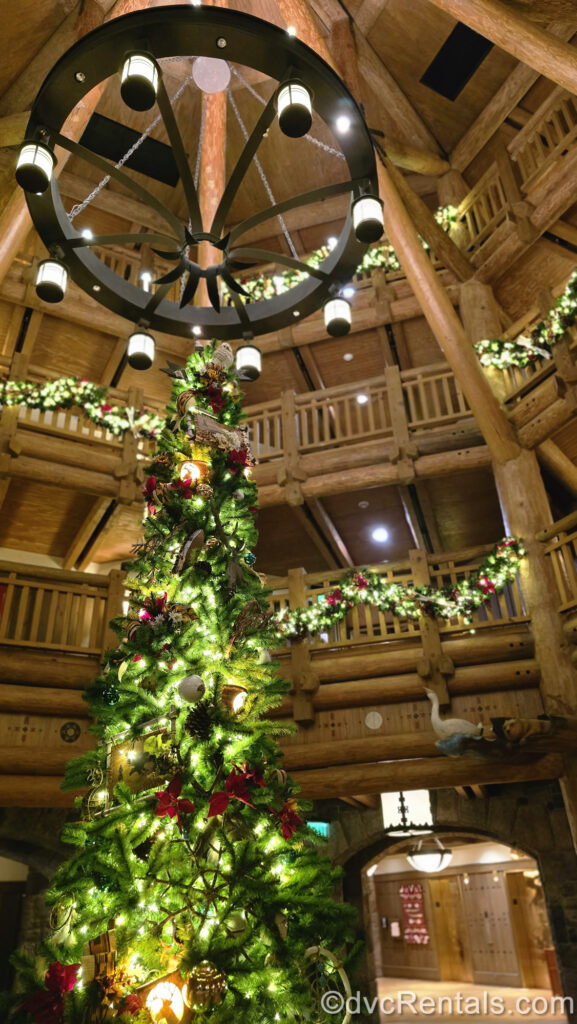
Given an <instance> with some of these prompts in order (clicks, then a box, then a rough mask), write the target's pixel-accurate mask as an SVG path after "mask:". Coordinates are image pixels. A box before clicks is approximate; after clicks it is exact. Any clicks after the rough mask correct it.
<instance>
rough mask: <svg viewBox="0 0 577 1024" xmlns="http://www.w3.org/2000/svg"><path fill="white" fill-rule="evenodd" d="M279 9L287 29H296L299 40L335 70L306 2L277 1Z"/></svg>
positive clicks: (299, 0)
mask: <svg viewBox="0 0 577 1024" xmlns="http://www.w3.org/2000/svg"><path fill="white" fill-rule="evenodd" d="M277 7H278V9H279V11H280V16H281V18H283V20H284V22H285V24H286V26H287V28H288V27H289V26H292V27H293V28H295V29H296V37H297V39H300V41H301V43H306V45H307V46H310V48H311V50H314V51H315V53H318V55H319V57H322V58H323V60H325V61H326V62H327V64H330V66H331V67H332V68H334V61H333V58H332V56H331V54H330V52H329V48H328V46H327V44H326V42H325V40H324V39H323V37H322V36H321V34H320V32H319V29H318V27H317V24H316V22H315V20H314V18H313V15H312V13H311V10H310V8H309V6H308V4H307V3H305V2H304V0H277ZM345 81H346V79H345Z"/></svg>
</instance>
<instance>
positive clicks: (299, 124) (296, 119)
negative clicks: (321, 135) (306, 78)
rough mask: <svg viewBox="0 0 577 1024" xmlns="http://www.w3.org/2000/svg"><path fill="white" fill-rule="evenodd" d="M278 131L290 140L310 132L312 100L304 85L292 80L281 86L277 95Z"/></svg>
mask: <svg viewBox="0 0 577 1024" xmlns="http://www.w3.org/2000/svg"><path fill="white" fill-rule="evenodd" d="M277 111H278V123H279V127H280V130H281V131H282V132H283V133H284V134H285V135H288V136H289V138H291V139H298V138H300V137H301V136H302V135H306V133H307V132H308V131H310V128H311V125H312V123H313V114H312V98H311V94H310V92H309V90H308V89H307V87H306V85H303V83H302V82H299V81H297V80H296V79H294V80H293V81H291V82H286V83H285V84H284V85H281V87H280V89H279V91H278V95H277Z"/></svg>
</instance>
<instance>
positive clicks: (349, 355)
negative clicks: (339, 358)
mask: <svg viewBox="0 0 577 1024" xmlns="http://www.w3.org/2000/svg"><path fill="white" fill-rule="evenodd" d="M354 358H355V357H354V355H353V353H352V352H345V354H344V356H343V359H344V361H345V363H352V361H353V359H354Z"/></svg>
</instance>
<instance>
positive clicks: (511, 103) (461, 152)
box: [449, 23, 574, 171]
mask: <svg viewBox="0 0 577 1024" xmlns="http://www.w3.org/2000/svg"><path fill="white" fill-rule="evenodd" d="M548 33H549V35H551V36H555V38H557V39H560V40H562V41H563V42H568V40H569V39H571V38H572V36H573V35H574V26H568V25H566V24H562V25H559V24H556V23H555V24H551V25H549V27H548ZM538 78H539V72H538V71H535V70H534V69H533V68H530V67H527V65H526V64H519V66H518V67H516V68H514V70H513V71H512V72H511V74H510V75H509V77H508V78H507V79H506V81H505V82H504V83H503V85H502V86H501V88H500V89H498V90H497V92H496V93H495V95H494V96H493V98H492V99H491V100H489V102H488V103H487V105H486V106H485V107H484V108H483V110H482V111H481V113H480V114H479V116H478V117H477V119H476V120H475V121H474V122H473V124H472V125H471V126H470V128H468V129H467V131H466V132H465V134H464V135H463V137H462V138H461V139H460V140H459V142H458V143H457V145H456V146H455V148H454V149H453V152H452V153H451V155H450V157H449V160H450V163H451V167H454V168H455V170H458V171H464V170H465V169H466V168H467V167H468V166H469V164H470V163H471V162H472V161H473V160H474V159H475V157H476V156H477V155H478V154H479V153H480V152H481V150H482V148H483V146H485V145H486V144H487V142H488V141H489V139H490V138H492V136H493V135H494V134H495V132H496V131H497V129H498V128H500V126H501V125H502V124H503V121H504V120H505V118H506V117H507V116H508V115H509V114H510V113H511V111H512V110H515V108H516V107H517V106H518V104H519V103H520V102H521V100H522V99H523V97H524V96H525V95H526V94H527V92H528V91H529V89H530V88H531V86H532V85H534V84H535V82H536V81H537V79H538Z"/></svg>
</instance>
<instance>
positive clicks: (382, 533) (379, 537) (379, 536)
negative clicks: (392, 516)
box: [371, 526, 389, 544]
mask: <svg viewBox="0 0 577 1024" xmlns="http://www.w3.org/2000/svg"><path fill="white" fill-rule="evenodd" d="M371 537H372V538H373V540H376V542H377V544H386V542H387V541H388V539H389V531H388V530H387V529H386V528H385V527H384V526H375V528H374V530H373V532H372V533H371Z"/></svg>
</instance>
